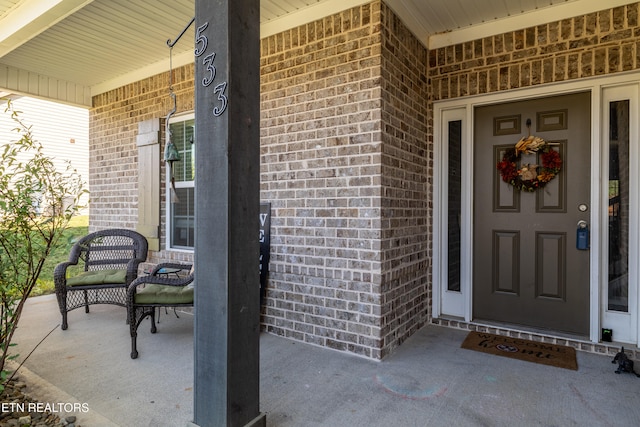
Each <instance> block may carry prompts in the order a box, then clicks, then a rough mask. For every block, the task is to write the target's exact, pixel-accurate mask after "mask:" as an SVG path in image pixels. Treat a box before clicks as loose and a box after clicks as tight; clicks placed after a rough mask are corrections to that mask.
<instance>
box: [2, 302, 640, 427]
mask: <svg viewBox="0 0 640 427" xmlns="http://www.w3.org/2000/svg"><path fill="white" fill-rule="evenodd" d="M60 320H61V319H60V314H59V311H58V307H57V303H56V300H55V297H54V296H53V295H49V296H43V297H36V298H32V299H30V301H29V302H28V304H27V306H26V307H25V311H24V313H23V316H22V319H21V321H20V328H19V330H18V331H17V333H16V335H15V338H14V342H15V343H17V344H18V346H17V347H15V350H14V351H15V352H17V353H20V354H21V356H20V358H19V360H20V361H21V360H22V358H23V357H24V356H26V355H27V354H28V353H29V352H30V351H31V350H32V349H33V347H34V346H35V345H36V344H37V343H38V342H39V341H40V340H41V339H42V338H43V337H44V336H45V335H46V334H47V333H48V332H49V331H50V330H51V329H52V328H54V327H55V326H56V325H58V324H59V323H60ZM192 323H193V322H192V317H191V315H189V314H180V318H176V316H175V315H174V314H173V312H169V313H168V314H165V313H164V311H163V312H162V315H161V317H160V324H159V325H158V333H157V334H155V335H152V334H150V333H149V327H148V325H149V321H148V320H145V322H144V323H143V325H141V327H140V329H139V333H138V334H139V335H138V350H139V351H140V356H139V358H138V359H137V360H132V359H131V358H130V357H129V352H130V337H129V330H128V326H127V325H126V324H125V310H124V309H123V308H121V307H113V306H92V307H91V313H90V314H85V313H84V311H83V310H82V309H79V310H75V311H73V312H71V313H70V314H69V329H68V330H66V331H62V330H61V329H60V328H57V329H55V330H54V331H53V333H51V335H50V336H49V337H48V338H47V339H46V340H45V341H44V342H43V343H42V344H41V345H40V346H39V347H38V348H37V349H36V350H35V351H34V353H33V354H32V355H31V356H30V357H29V359H28V360H27V362H26V363H25V365H24V367H23V368H22V369H21V372H20V376H21V377H23V378H24V379H25V380H26V381H27V382H28V384H29V385H30V386H29V388H30V390H29V392H30V393H31V395H32V396H34V397H36V398H38V399H39V400H40V402H43V403H54V404H55V403H80V404H86V405H85V407H88V409H89V410H88V412H86V413H83V412H76V413H74V414H75V415H77V417H78V424H80V425H82V426H84V427H95V426H100V427H102V426H124V427H142V426H154V427H157V426H170V427H174V426H185V425H186V424H187V422H188V421H191V420H192V416H193V408H192V406H193V324H192ZM465 336H466V333H465V332H464V331H458V330H454V329H449V328H443V327H439V326H427V327H424V328H423V329H421V330H420V331H419V332H417V333H416V334H415V335H414V336H412V337H411V338H410V339H408V340H407V341H406V342H405V343H404V344H403V345H402V346H401V347H400V348H398V349H397V350H396V351H395V352H394V353H393V354H392V355H391V356H389V357H387V358H386V359H385V360H384V361H382V362H376V361H372V360H367V359H363V358H360V357H357V356H352V355H349V354H343V353H339V352H335V351H332V350H328V349H324V348H318V347H314V346H310V345H307V344H303V343H299V342H295V341H290V340H287V339H285V338H282V337H277V336H273V335H269V334H265V333H263V334H262V335H261V338H260V346H261V351H260V363H261V373H260V410H261V411H262V412H263V413H265V414H266V418H267V426H269V427H276V426H278V427H279V426H287V427H309V426H330V427H339V426H349V427H357V426H363V427H364V426H366V427H376V426H385V427H387V426H402V427H404V426H435V427H437V426H443V427H444V426H447V427H448V426H513V425H517V426H571V425H575V426H587V425H588V426H629V425H640V378H636V377H635V376H633V375H631V374H622V375H616V374H614V370H615V369H616V367H617V365H614V364H612V363H611V360H612V358H611V357H609V356H602V355H596V354H588V353H581V352H578V366H579V369H578V371H570V370H566V369H561V368H554V367H549V366H544V365H538V364H533V363H528V362H523V361H518V360H512V359H508V358H503V357H497V356H491V355H487V354H482V353H478V352H474V351H470V350H465V349H462V348H460V344H461V343H462V341H463V340H464V337H465ZM636 365H637V366H636V371H638V370H640V366H638V365H640V362H636Z"/></svg>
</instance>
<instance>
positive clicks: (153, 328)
mask: <svg viewBox="0 0 640 427" xmlns="http://www.w3.org/2000/svg"><path fill="white" fill-rule="evenodd" d="M149 318H150V319H151V333H152V334H155V333H156V331H157V329H156V309H155V308H153V307H152V308H151V314H150V315H149Z"/></svg>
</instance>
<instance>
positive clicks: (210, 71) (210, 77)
mask: <svg viewBox="0 0 640 427" xmlns="http://www.w3.org/2000/svg"><path fill="white" fill-rule="evenodd" d="M208 26H209V23H208V22H205V23H204V24H202V25H200V26H199V27H198V29H197V30H196V42H195V45H196V48H195V51H194V52H193V53H194V54H195V56H196V58H200V57H202V65H203V66H204V77H203V78H202V87H209V86H211V84H212V83H213V81H214V79H215V78H216V66H215V65H213V61H214V60H215V59H216V53H215V52H211V53H209V54H208V55H205V56H203V55H204V54H205V53H206V52H207V47H208V46H209V39H208V38H207V36H206V35H205V34H204V30H206V29H207V27H208ZM226 91H227V82H222V83H218V84H217V85H215V86H214V87H213V93H214V94H216V95H217V98H218V102H219V105H217V106H215V107H214V108H213V115H214V116H215V117H218V116H221V115H222V113H224V112H225V110H226V109H227V104H228V103H229V100H228V98H227V95H225V92H226Z"/></svg>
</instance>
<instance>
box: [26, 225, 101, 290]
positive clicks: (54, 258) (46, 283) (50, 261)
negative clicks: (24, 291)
mask: <svg viewBox="0 0 640 427" xmlns="http://www.w3.org/2000/svg"><path fill="white" fill-rule="evenodd" d="M88 232H89V217H88V216H87V215H83V216H77V217H74V218H72V219H71V222H70V223H69V227H68V228H67V229H66V230H65V231H64V233H63V234H62V237H61V238H60V240H59V241H58V244H57V245H56V247H54V248H53V250H52V251H51V253H50V254H49V257H47V260H46V261H45V263H44V268H43V269H42V272H41V273H40V277H39V278H38V283H37V285H36V287H35V288H33V291H32V292H31V296H38V295H46V294H51V293H53V292H55V287H54V284H53V269H54V268H55V267H56V265H58V264H59V263H61V262H64V261H67V260H68V259H69V252H71V247H72V246H73V244H74V243H75V242H76V241H78V239H80V238H81V237H83V236H85V235H86V234H87V233H88Z"/></svg>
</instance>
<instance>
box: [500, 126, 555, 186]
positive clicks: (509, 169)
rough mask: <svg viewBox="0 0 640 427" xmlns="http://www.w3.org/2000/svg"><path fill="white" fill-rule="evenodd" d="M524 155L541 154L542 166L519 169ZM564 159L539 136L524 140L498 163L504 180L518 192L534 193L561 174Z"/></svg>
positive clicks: (528, 166)
mask: <svg viewBox="0 0 640 427" xmlns="http://www.w3.org/2000/svg"><path fill="white" fill-rule="evenodd" d="M522 153H527V154H534V153H540V162H541V163H542V164H541V165H531V164H525V165H521V166H520V168H519V169H518V164H519V162H520V157H521V156H522ZM561 168H562V159H561V158H560V153H558V152H557V151H555V150H554V149H553V148H551V144H549V143H548V142H546V141H545V140H544V139H542V138H539V137H537V136H528V137H526V138H522V139H521V140H520V141H518V143H517V144H516V145H515V146H514V147H513V148H509V149H508V150H507V151H506V152H505V153H504V156H502V160H501V161H500V162H498V164H497V169H498V170H499V171H500V175H501V176H502V180H503V181H504V182H506V183H509V184H511V185H513V186H514V187H515V188H517V189H518V190H524V191H529V192H533V191H535V190H537V189H539V188H543V187H544V186H545V185H547V182H549V181H551V180H552V179H553V178H555V176H556V175H557V174H558V173H559V172H560V169H561Z"/></svg>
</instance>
